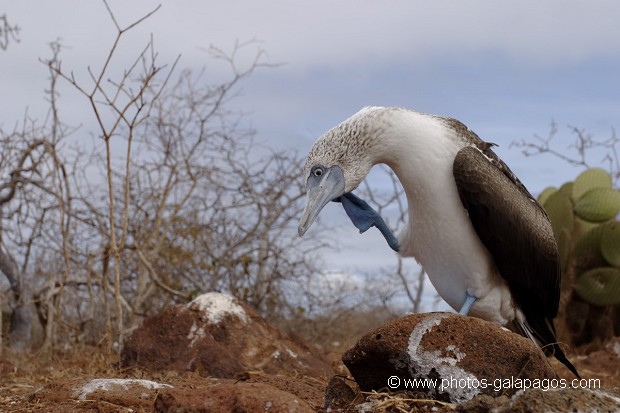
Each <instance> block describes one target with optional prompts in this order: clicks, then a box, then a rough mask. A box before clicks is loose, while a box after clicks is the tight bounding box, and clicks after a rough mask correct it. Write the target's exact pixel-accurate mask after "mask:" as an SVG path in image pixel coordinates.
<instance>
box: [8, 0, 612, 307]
mask: <svg viewBox="0 0 620 413" xmlns="http://www.w3.org/2000/svg"><path fill="white" fill-rule="evenodd" d="M109 5H110V8H111V9H112V11H113V12H114V14H115V16H116V18H117V20H118V22H119V24H120V25H121V26H123V27H124V26H127V25H128V24H130V23H132V22H134V21H135V20H137V19H139V18H140V17H142V16H144V15H145V14H147V13H148V12H149V11H151V10H153V9H155V8H156V7H157V6H158V5H161V7H160V9H159V10H158V11H157V12H156V13H155V14H154V15H153V16H151V17H150V18H149V19H147V20H146V21H144V22H143V23H142V24H140V25H139V26H138V27H137V28H136V29H135V30H132V31H130V32H128V33H127V35H126V37H124V39H123V43H122V44H121V47H120V48H119V54H118V56H119V61H120V63H121V64H122V63H124V62H130V61H132V59H133V58H134V57H135V54H136V51H137V50H141V48H142V47H144V45H145V44H146V43H147V42H148V41H149V39H150V36H151V35H152V36H153V39H154V43H155V47H156V49H157V50H158V53H159V56H158V60H159V63H160V64H164V63H168V64H172V62H174V60H175V58H176V57H177V56H179V55H180V56H181V57H180V61H179V68H192V69H194V70H200V69H202V68H205V70H206V74H207V76H210V78H212V79H214V80H218V79H224V78H226V76H227V75H228V74H229V72H228V68H227V67H226V66H225V65H224V64H222V62H218V61H214V60H213V59H211V58H210V56H209V54H208V53H207V52H206V49H208V48H209V47H210V46H212V45H213V46H216V47H219V48H221V49H223V50H232V48H233V47H234V45H235V43H245V42H248V41H252V42H251V43H250V44H249V45H248V46H246V47H244V48H243V49H242V50H241V51H240V54H239V64H240V67H243V65H244V64H245V65H247V64H248V63H249V62H250V61H251V60H252V59H253V58H254V56H255V55H256V53H257V52H258V51H259V50H263V51H264V52H265V55H264V59H265V60H264V61H265V62H266V63H270V64H272V65H274V66H273V67H270V68H262V69H260V70H258V71H257V72H255V73H254V74H253V75H252V76H251V77H250V78H248V79H247V80H246V81H245V82H244V83H243V86H242V89H241V90H240V95H239V97H238V98H237V99H236V100H234V101H233V102H232V103H231V104H232V105H233V106H234V107H235V108H238V109H240V110H243V111H245V112H247V114H248V115H247V117H246V119H247V121H248V122H249V123H250V124H251V126H252V127H254V128H255V129H256V131H257V139H258V140H259V141H261V142H264V143H267V144H269V145H270V146H272V147H274V148H278V149H291V150H295V151H297V152H298V153H299V154H305V153H307V151H308V150H309V148H310V146H311V145H312V143H313V142H314V140H316V139H317V138H318V137H319V136H320V135H321V134H322V133H324V132H325V131H327V130H328V129H330V128H331V127H333V126H335V125H336V124H338V123H339V122H341V121H343V120H344V119H346V118H348V117H349V116H350V115H352V114H353V113H355V112H357V111H358V110H359V109H361V108H362V107H364V106H368V105H378V106H402V107H407V108H411V109H415V110H418V111H422V112H428V113H434V114H440V115H447V116H451V117H454V118H456V119H459V120H461V121H462V122H464V123H465V124H466V125H467V126H469V128H470V129H472V130H473V131H475V132H476V133H477V134H478V135H479V136H480V137H482V138H483V139H485V140H488V141H491V142H495V143H497V144H498V145H499V147H498V148H497V150H496V152H497V153H498V154H499V155H500V156H501V157H502V158H503V159H504V160H505V161H506V162H507V164H508V165H509V166H510V167H511V168H512V169H513V171H514V172H515V173H516V174H517V176H519V178H520V179H521V180H522V181H523V182H524V183H525V185H526V186H527V187H528V188H529V189H530V191H531V192H532V193H534V194H537V193H539V192H541V191H542V190H543V189H544V188H545V187H547V186H551V185H554V186H559V185H561V184H562V183H564V182H565V181H568V180H572V179H574V177H575V176H576V175H577V174H578V173H579V172H580V170H578V169H575V168H574V167H570V166H568V165H566V163H564V162H561V161H558V160H557V159H555V158H553V157H551V156H548V155H547V156H539V157H525V156H523V155H522V153H521V152H520V150H519V149H518V148H515V147H511V145H510V144H511V142H513V141H516V140H521V139H525V140H528V141H533V140H534V136H535V135H539V136H546V135H547V133H548V131H549V126H550V124H551V122H552V121H554V122H556V123H557V125H558V128H559V133H558V138H557V139H558V146H557V148H558V149H559V150H563V151H569V149H566V148H567V146H568V145H569V144H570V142H572V138H573V136H572V135H571V133H570V131H569V125H570V126H576V127H579V128H583V129H585V130H587V131H588V133H590V134H592V135H594V136H595V137H597V138H601V139H603V138H608V137H610V136H611V135H612V131H613V129H614V128H617V127H619V125H620V122H619V120H620V119H619V114H620V69H619V68H620V25H619V24H618V21H619V19H620V2H618V1H616V0H600V1H591V0H583V1H574V0H545V1H540V0H535V1H532V0H522V1H518V2H517V1H513V2H507V1H497V0H459V1H446V0H434V1H417V0H392V1H386V2H378V1H372V2H371V1H359V0H357V1H353V0H340V1H326V0H314V1H284V0H279V1H276V0H263V1H249V0H227V1H210V0H185V1H179V0H176V1H173V0H161V1H158V2H154V1H145V0H134V1H131V2H127V1H122V0H110V1H109ZM4 13H6V14H7V16H8V18H9V20H10V22H11V23H13V24H18V25H19V26H20V28H21V33H20V42H19V43H12V44H10V45H9V47H8V49H7V50H6V51H0V67H1V70H0V96H1V98H0V114H1V115H0V125H2V126H3V127H5V128H10V127H11V125H13V124H15V123H16V122H18V121H20V120H21V119H22V118H23V116H24V111H25V110H26V108H28V113H29V115H30V116H32V117H40V118H43V117H44V116H45V109H46V107H47V103H46V101H45V100H44V90H45V88H46V87H47V76H48V73H47V68H46V67H45V66H44V65H43V64H41V63H40V62H39V59H42V58H43V59H44V58H47V57H49V56H50V51H49V46H48V44H49V42H51V41H53V40H56V39H60V40H61V42H62V44H63V45H64V49H63V51H62V60H63V67H64V68H66V69H68V70H71V71H74V73H76V75H77V76H84V74H85V73H86V68H87V67H88V66H91V67H94V68H96V67H100V66H101V64H102V63H103V59H104V58H105V56H106V53H107V51H108V50H109V49H110V47H111V45H112V42H113V41H114V38H115V35H116V32H115V29H114V26H113V24H112V22H111V20H110V18H109V16H108V14H107V12H106V9H105V6H104V4H103V2H100V1H96V0H91V1H85V0H55V1H45V2H43V1H34V0H4V1H3V2H2V3H1V4H0V15H2V14H4ZM60 93H61V97H62V102H63V106H62V108H63V109H62V110H63V111H64V112H63V113H62V115H63V116H64V118H65V120H66V121H68V122H69V123H73V124H75V125H78V124H81V125H84V126H83V128H84V129H88V127H89V124H92V121H93V119H92V115H91V114H90V112H89V111H88V108H87V107H85V105H84V104H83V101H82V100H80V97H79V96H77V94H76V93H75V92H73V91H72V90H71V89H70V88H69V87H64V88H62V87H61V89H60ZM591 161H592V163H594V164H596V163H597V161H598V159H596V158H594V159H591ZM300 173H301V171H300ZM375 175H376V178H373V180H372V181H371V183H373V185H376V186H377V187H378V188H380V187H382V185H384V183H385V181H384V180H383V181H382V179H384V177H382V176H381V174H380V173H378V174H374V175H373V177H374V176H375ZM322 217H323V219H324V220H325V222H327V223H328V224H329V225H330V226H334V227H335V231H334V233H335V234H336V236H338V237H339V238H340V244H341V247H340V249H339V250H338V251H326V252H325V254H324V256H323V260H324V261H325V263H326V266H327V267H329V268H330V269H332V270H335V271H346V272H347V273H351V274H356V273H360V272H372V271H374V270H375V269H380V268H384V267H386V266H389V265H393V264H394V263H395V258H394V255H393V253H392V252H391V250H389V248H387V246H386V245H385V242H384V241H383V239H382V238H381V236H380V235H379V234H378V233H373V232H372V231H369V232H368V233H366V234H363V235H358V234H357V231H356V230H355V228H353V226H352V225H351V224H350V223H349V222H348V220H347V218H346V216H345V215H344V213H343V211H342V210H341V209H340V208H339V207H338V206H336V205H331V206H328V207H326V209H325V211H324V212H323V214H322ZM311 231H312V228H311ZM375 232H376V231H375ZM426 291H427V293H426V295H425V297H426V298H427V302H431V301H432V292H431V291H430V289H429V288H427V289H426ZM428 308H430V307H428Z"/></svg>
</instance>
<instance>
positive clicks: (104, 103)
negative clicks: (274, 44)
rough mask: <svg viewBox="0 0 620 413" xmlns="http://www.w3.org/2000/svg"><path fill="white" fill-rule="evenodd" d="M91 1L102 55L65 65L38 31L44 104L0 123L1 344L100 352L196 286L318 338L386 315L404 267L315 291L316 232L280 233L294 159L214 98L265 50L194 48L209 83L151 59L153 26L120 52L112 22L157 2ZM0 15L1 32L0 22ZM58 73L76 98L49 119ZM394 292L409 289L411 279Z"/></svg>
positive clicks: (288, 210)
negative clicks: (122, 8) (118, 13)
mask: <svg viewBox="0 0 620 413" xmlns="http://www.w3.org/2000/svg"><path fill="white" fill-rule="evenodd" d="M104 5H105V7H106V9H107V11H108V16H107V18H108V19H109V20H110V26H111V29H112V30H115V32H116V38H115V39H114V41H113V43H112V44H111V45H110V48H109V50H107V52H103V53H105V55H104V56H105V58H104V61H103V64H102V65H101V66H100V67H97V66H89V67H88V68H75V69H73V68H67V67H65V66H64V65H63V64H62V53H63V45H62V44H61V43H59V42H53V43H51V56H50V57H49V58H46V59H41V63H42V66H41V67H42V68H47V69H48V74H49V87H48V89H47V90H46V92H45V93H46V96H45V99H46V100H47V101H48V102H49V111H48V113H47V114H46V115H45V116H43V117H42V118H37V117H35V116H33V115H32V114H29V113H27V112H26V114H25V115H24V118H23V120H22V121H20V122H19V123H17V124H15V126H14V127H12V128H6V127H4V126H3V127H1V128H0V141H1V144H2V147H3V156H2V158H1V159H0V173H1V175H0V271H1V272H2V274H4V276H5V277H6V279H7V280H8V281H9V283H8V285H7V284H4V285H5V287H3V292H2V295H1V296H0V299H1V304H2V311H3V321H4V323H3V329H2V332H3V333H4V334H3V343H4V345H5V346H6V347H7V348H8V349H10V350H11V351H23V350H25V349H27V348H28V349H36V351H38V352H39V353H42V354H53V353H54V352H56V351H60V350H61V349H63V348H68V347H74V346H81V345H97V346H101V347H102V348H104V349H106V352H107V353H109V354H112V352H114V351H118V349H119V346H121V345H122V342H123V338H124V337H126V335H127V334H128V333H129V332H131V331H132V329H133V328H135V327H136V326H137V325H138V324H139V323H140V321H141V320H142V319H144V317H146V316H149V315H152V314H155V313H157V312H159V311H160V310H161V309H162V308H163V307H165V306H167V305H170V304H174V303H184V302H187V301H189V300H191V299H192V298H193V297H194V296H195V295H196V294H199V293H202V292H207V291H221V292H227V293H230V294H232V295H234V296H236V297H237V298H239V299H241V300H243V301H244V302H246V303H248V304H249V305H251V306H253V307H254V308H256V309H257V310H259V312H260V313H261V314H262V315H263V316H264V317H266V318H267V319H268V320H269V321H271V322H273V323H275V324H276V325H279V326H281V327H284V328H285V329H287V330H295V331H296V333H297V334H300V335H302V336H304V337H305V338H306V339H309V340H310V341H312V342H314V343H316V344H317V345H320V346H323V347H325V349H326V350H330V349H332V347H333V346H334V343H337V344H336V345H337V346H339V345H346V344H349V343H350V342H351V341H352V340H353V339H354V338H355V337H357V336H358V335H359V334H361V333H363V332H365V331H367V330H368V328H370V327H372V326H373V325H375V323H380V322H383V321H385V320H386V319H387V318H389V317H391V316H393V313H392V312H391V311H390V308H391V307H390V304H391V300H392V299H393V297H394V294H395V291H397V289H398V287H399V285H402V284H401V283H402V282H405V281H407V280H406V276H407V275H408V274H406V270H405V269H403V266H402V263H401V262H398V265H397V266H396V268H395V270H394V271H395V272H396V273H397V274H398V275H399V277H397V278H393V280H394V281H393V282H391V283H385V282H382V283H380V284H379V283H378V282H376V281H368V282H367V283H366V284H367V285H366V286H364V285H361V286H356V287H355V288H356V290H355V291H351V290H350V288H351V286H350V285H323V286H321V288H326V289H327V290H331V291H334V293H333V294H325V293H324V291H325V290H323V292H322V291H320V290H317V284H316V282H314V281H312V278H313V276H316V274H318V273H320V271H321V267H320V266H321V263H320V262H319V261H318V254H317V252H318V251H319V250H320V249H321V248H323V247H325V246H326V245H327V242H329V240H325V239H323V238H322V239H318V238H313V237H312V236H307V237H304V238H303V239H300V238H299V237H298V236H297V234H296V226H297V220H298V217H299V215H300V212H301V208H302V205H301V201H302V197H303V195H304V188H303V184H304V183H303V182H302V178H301V176H300V174H299V171H300V170H301V169H302V162H303V159H302V158H301V157H300V156H299V155H298V154H296V153H294V152H286V151H281V150H277V149H272V148H269V147H267V146H265V145H263V144H261V143H260V142H257V141H256V140H255V133H254V131H253V130H252V129H250V128H248V127H246V126H245V125H246V124H247V122H246V120H245V115H244V114H243V113H240V112H238V111H235V110H232V109H230V107H231V104H230V103H231V100H232V99H234V98H235V97H236V95H237V93H238V90H239V84H240V83H242V82H243V81H244V80H245V79H247V78H248V77H249V76H251V75H252V73H254V72H255V71H256V70H263V69H267V68H271V67H273V66H275V65H274V64H271V63H269V62H268V61H267V59H266V55H265V53H264V51H263V50H262V49H260V45H259V44H258V43H256V42H253V41H250V42H247V43H237V44H235V46H234V47H233V48H232V50H230V51H225V50H221V49H218V48H215V47H211V48H209V49H208V50H207V52H208V54H209V57H210V58H211V59H215V60H216V61H217V62H219V63H223V64H224V65H226V66H227V67H228V68H229V78H228V79H227V80H224V81H219V82H216V83H213V82H211V81H210V79H209V73H208V72H206V71H205V70H202V71H199V72H195V71H191V70H182V69H181V68H179V65H180V64H179V59H177V61H174V62H166V63H165V64H164V63H160V62H159V61H158V54H157V51H156V49H155V46H154V41H153V36H151V38H150V39H146V43H145V46H144V48H143V49H142V50H140V51H138V52H137V53H136V55H135V56H134V57H133V58H132V60H129V61H128V60H127V58H126V57H121V56H120V52H119V51H118V50H119V45H120V44H122V43H123V40H124V38H125V37H126V34H127V32H129V31H131V30H132V29H133V28H134V27H136V26H137V25H139V24H140V23H141V22H142V21H144V20H145V19H148V18H149V16H150V15H152V14H153V13H156V12H157V9H154V10H152V11H151V12H150V13H147V14H145V16H144V17H143V18H141V19H139V20H137V21H135V22H133V23H131V24H129V25H127V26H123V25H122V24H121V23H119V21H118V20H117V18H116V17H115V14H114V13H113V11H112V10H110V8H109V6H108V5H107V3H105V2H104ZM7 27H12V26H7ZM3 30H4V31H3V32H2V34H3V35H7V36H9V37H8V39H13V40H15V39H14V37H11V36H14V35H15V33H16V32H15V30H16V26H15V28H14V29H13V31H8V32H7V31H6V29H3ZM248 56H250V58H249V59H248ZM240 61H244V62H248V61H249V63H246V64H245V65H242V64H241V63H240ZM71 89H72V90H73V91H77V92H79V95H80V96H81V98H82V102H83V104H84V105H85V106H87V107H88V108H89V111H90V118H88V119H84V120H83V124H82V125H80V126H77V127H76V126H73V125H68V124H67V123H65V122H64V121H63V119H62V113H63V110H62V109H63V101H62V93H61V91H63V90H71ZM393 180H394V182H396V181H395V178H393ZM396 196H397V197H398V194H397V195H396ZM397 199H398V198H397ZM392 200H393V199H392V198H391V196H377V197H376V198H374V199H373V201H374V202H375V203H376V204H377V205H378V206H379V207H382V206H384V205H387V204H388V203H389V201H392ZM400 207H401V215H402V211H403V209H402V208H403V206H402V205H400ZM399 222H402V220H401V221H399ZM315 233H318V232H315ZM390 271H391V270H390ZM384 275H385V274H384ZM415 277H417V276H415ZM369 278H371V277H369ZM416 280H422V278H420V277H417V278H416ZM416 282H417V281H416ZM379 287H380V288H379ZM343 288H345V289H347V290H346V292H345V291H343ZM336 291H337V293H336ZM408 292H409V297H410V299H411V300H412V302H414V304H417V305H419V301H420V298H421V295H420V294H421V290H419V293H420V294H416V291H409V290H408ZM335 297H337V298H335ZM369 297H373V298H372V299H369ZM369 314H372V316H371V317H369V316H368V315H369ZM300 325H303V326H304V327H303V328H301V329H300V328H299V326H300ZM343 326H347V328H346V329H343Z"/></svg>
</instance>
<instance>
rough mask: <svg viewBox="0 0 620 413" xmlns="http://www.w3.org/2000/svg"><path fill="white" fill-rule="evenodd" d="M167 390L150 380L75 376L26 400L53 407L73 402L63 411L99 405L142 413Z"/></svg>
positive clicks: (166, 385)
mask: <svg viewBox="0 0 620 413" xmlns="http://www.w3.org/2000/svg"><path fill="white" fill-rule="evenodd" d="M171 387H172V386H170V385H168V384H163V383H158V382H154V381H151V380H137V379H124V378H88V377H77V378H72V379H68V380H66V381H64V382H56V383H51V384H47V385H46V386H44V387H43V388H41V389H39V390H37V391H35V392H34V393H32V395H31V396H30V399H31V400H32V401H36V402H37V403H42V404H45V403H49V404H50V405H55V406H59V405H62V404H66V403H67V402H71V401H73V403H72V406H71V408H70V409H69V408H67V409H66V411H77V409H76V406H78V405H84V406H85V409H86V407H91V408H92V407H93V406H97V405H100V404H108V405H118V406H133V407H134V408H137V409H139V410H140V411H146V410H147V409H150V407H151V406H152V405H153V401H154V400H155V397H156V396H157V394H158V392H159V391H161V389H165V388H171ZM58 411H61V409H60V408H59V410H58ZM104 411H106V410H104Z"/></svg>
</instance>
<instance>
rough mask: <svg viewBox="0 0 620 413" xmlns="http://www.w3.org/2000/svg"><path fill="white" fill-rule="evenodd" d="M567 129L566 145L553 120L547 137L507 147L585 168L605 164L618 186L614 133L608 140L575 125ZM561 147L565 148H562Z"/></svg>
mask: <svg viewBox="0 0 620 413" xmlns="http://www.w3.org/2000/svg"><path fill="white" fill-rule="evenodd" d="M568 129H569V131H570V134H571V136H572V141H570V142H569V143H568V144H566V138H563V137H562V136H559V137H558V127H557V124H556V123H555V121H552V122H551V125H550V127H549V133H548V134H547V136H545V137H541V136H539V135H534V140H533V141H528V140H519V141H514V142H512V143H511V144H510V145H511V147H512V146H514V147H517V148H521V151H522V153H523V155H525V156H527V157H530V156H537V155H544V154H548V155H551V156H553V157H555V158H557V159H560V160H562V161H564V162H566V163H568V164H570V165H573V166H580V167H583V168H584V169H587V168H591V167H593V166H595V165H601V164H602V165H605V166H606V168H607V170H608V171H609V173H610V174H611V176H612V178H613V180H614V182H615V184H616V186H617V185H618V183H620V139H619V138H618V137H617V135H616V130H615V129H612V130H611V134H610V136H609V137H608V138H603V139H601V138H596V137H595V136H593V135H592V134H590V133H588V132H587V131H586V130H585V129H582V128H578V127H576V126H572V125H568ZM562 139H564V141H563V142H561V140H562ZM561 145H565V146H564V148H562V147H561ZM558 147H560V149H558Z"/></svg>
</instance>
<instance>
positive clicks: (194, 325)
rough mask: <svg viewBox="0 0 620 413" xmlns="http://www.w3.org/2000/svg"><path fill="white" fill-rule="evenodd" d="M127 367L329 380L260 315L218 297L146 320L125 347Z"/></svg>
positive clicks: (315, 360) (324, 368)
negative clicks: (303, 376) (261, 374)
mask: <svg viewBox="0 0 620 413" xmlns="http://www.w3.org/2000/svg"><path fill="white" fill-rule="evenodd" d="M121 365H122V366H123V367H142V368H145V369H149V370H160V371H161V370H176V371H195V372H198V373H199V374H201V375H202V376H211V377H220V378H235V377H237V376H238V375H242V374H243V373H244V372H248V371H262V372H265V373H270V374H288V375H292V374H295V373H298V374H300V375H306V376H312V377H329V376H330V375H331V374H332V369H331V366H330V364H329V363H328V362H327V361H326V360H324V359H323V358H321V357H320V356H318V355H315V354H313V353H312V352H311V351H310V350H309V348H308V347H306V346H305V345H303V344H302V343H300V342H298V341H294V340H291V339H289V338H288V337H285V336H284V335H283V334H282V333H280V331H279V330H277V329H276V328H275V327H273V326H271V325H269V324H268V323H267V322H266V321H265V320H264V319H263V318H262V317H261V316H260V315H259V314H258V313H257V312H256V311H254V310H253V309H251V308H250V307H248V306H246V305H244V304H242V303H240V302H238V301H237V300H236V299H234V298H232V297H230V296H227V295H224V294H219V293H207V294H203V295H200V296H198V297H196V299H194V300H193V301H192V302H190V303H189V304H187V305H177V306H171V307H168V308H166V309H165V310H164V311H163V312H162V313H161V314H158V315H155V316H153V317H150V318H147V319H146V320H144V322H143V323H142V325H141V326H140V327H139V328H137V329H136V330H135V331H134V332H133V333H132V335H131V336H130V337H129V339H128V340H127V341H126V343H125V346H124V348H123V351H122V353H121Z"/></svg>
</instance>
